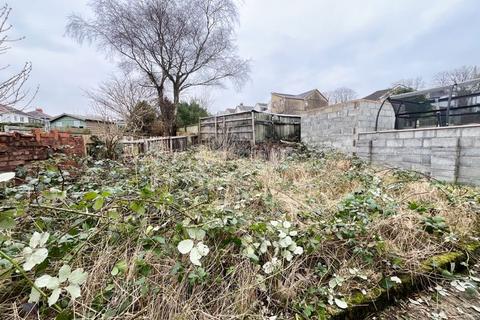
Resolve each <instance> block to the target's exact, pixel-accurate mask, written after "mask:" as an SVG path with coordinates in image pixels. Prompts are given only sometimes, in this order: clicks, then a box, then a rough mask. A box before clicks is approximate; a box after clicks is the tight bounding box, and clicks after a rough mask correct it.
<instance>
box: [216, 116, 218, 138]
mask: <svg viewBox="0 0 480 320" xmlns="http://www.w3.org/2000/svg"><path fill="white" fill-rule="evenodd" d="M217 129H218V125H217V116H215V143H216V142H217V140H218V138H217Z"/></svg>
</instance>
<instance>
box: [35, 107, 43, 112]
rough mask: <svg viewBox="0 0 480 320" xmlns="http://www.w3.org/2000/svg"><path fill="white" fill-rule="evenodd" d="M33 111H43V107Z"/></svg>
mask: <svg viewBox="0 0 480 320" xmlns="http://www.w3.org/2000/svg"><path fill="white" fill-rule="evenodd" d="M35 111H38V112H43V109H42V108H36V109H35Z"/></svg>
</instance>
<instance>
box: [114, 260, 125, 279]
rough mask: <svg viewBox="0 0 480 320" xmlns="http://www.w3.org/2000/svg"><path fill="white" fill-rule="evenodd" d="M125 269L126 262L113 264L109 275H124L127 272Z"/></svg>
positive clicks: (121, 261)
mask: <svg viewBox="0 0 480 320" xmlns="http://www.w3.org/2000/svg"><path fill="white" fill-rule="evenodd" d="M127 267H128V266H127V262H126V261H125V260H120V261H118V262H117V263H116V264H115V266H114V267H113V269H112V271H111V272H110V274H111V275H112V276H116V275H117V274H119V273H125V272H126V271H127Z"/></svg>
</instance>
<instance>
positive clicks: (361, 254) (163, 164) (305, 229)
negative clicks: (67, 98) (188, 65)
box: [0, 148, 479, 319]
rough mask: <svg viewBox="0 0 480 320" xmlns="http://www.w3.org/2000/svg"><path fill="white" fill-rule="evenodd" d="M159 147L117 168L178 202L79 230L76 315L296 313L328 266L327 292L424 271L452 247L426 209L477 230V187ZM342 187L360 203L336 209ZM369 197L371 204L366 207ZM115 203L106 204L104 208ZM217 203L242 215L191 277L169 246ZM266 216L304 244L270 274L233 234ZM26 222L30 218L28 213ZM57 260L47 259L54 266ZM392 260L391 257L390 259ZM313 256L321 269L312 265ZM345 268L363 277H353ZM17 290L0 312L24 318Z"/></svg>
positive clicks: (303, 160)
mask: <svg viewBox="0 0 480 320" xmlns="http://www.w3.org/2000/svg"><path fill="white" fill-rule="evenodd" d="M162 157H163V158H162V159H160V160H158V159H157V158H156V157H151V158H149V157H147V158H144V159H142V160H138V159H137V160H135V164H134V165H130V167H127V169H125V170H127V171H128V170H134V171H135V176H138V177H139V178H136V179H145V180H147V181H149V183H150V184H151V186H152V188H163V189H164V190H168V192H170V193H171V194H172V195H173V197H174V198H175V201H176V202H175V209H172V208H171V207H165V206H161V207H160V206H157V207H155V206H152V207H150V209H149V210H148V211H147V214H146V215H145V216H143V217H137V219H138V220H136V221H134V222H128V223H132V225H134V226H135V231H128V232H126V231H125V230H123V229H121V228H123V227H124V225H121V224H110V222H108V223H105V221H100V220H99V222H98V225H97V230H99V231H98V232H97V234H95V235H94V236H92V237H91V238H88V239H87V240H86V243H85V245H84V246H83V247H82V248H81V249H80V250H79V252H78V254H76V255H75V256H74V257H71V258H72V260H71V261H70V262H71V264H72V266H77V267H83V268H85V269H86V270H87V271H88V272H89V279H88V282H87V284H86V285H85V286H84V288H83V289H82V291H83V295H82V298H81V299H79V300H77V301H76V302H75V303H74V304H73V311H74V313H75V314H76V315H77V317H80V318H81V317H84V318H88V319H103V318H107V317H108V318H109V319H265V318H267V317H269V316H274V315H276V316H278V317H279V318H278V319H289V318H292V317H294V315H295V314H301V313H302V309H301V308H302V306H305V305H313V306H315V307H318V306H319V305H320V304H321V303H326V296H324V295H322V293H321V292H318V291H315V290H317V289H320V288H328V281H329V280H330V279H332V277H334V276H341V277H343V278H344V279H345V281H344V284H343V285H342V286H341V287H339V288H337V289H336V294H338V295H339V296H342V295H343V296H345V297H348V296H349V295H350V294H352V293H353V292H358V291H360V290H370V289H373V288H375V287H377V286H378V283H379V282H380V281H381V280H382V279H383V278H384V277H385V276H390V275H395V274H399V273H414V272H421V268H420V265H421V263H422V261H424V260H425V259H427V258H429V257H431V256H433V255H436V254H438V253H440V252H444V251H448V250H451V249H452V247H454V246H455V245H454V244H452V243H447V242H445V240H444V238H443V236H444V235H438V234H430V233H427V232H425V230H424V228H423V219H424V218H425V217H428V216H442V217H444V218H445V220H446V223H447V225H448V226H449V228H450V231H451V232H453V233H454V234H455V235H456V236H457V237H458V238H459V239H466V238H468V236H471V235H478V233H477V231H478V225H479V224H478V223H479V221H478V202H477V203H476V202H475V200H472V199H475V197H476V196H478V189H475V188H468V187H452V186H449V185H438V184H434V183H432V182H431V181H428V180H427V179H425V178H418V177H415V178H412V176H411V175H408V174H407V175H405V174H400V173H398V172H396V171H395V170H385V169H382V168H374V167H370V166H367V165H365V164H363V163H361V162H359V161H358V160H356V159H350V158H346V157H344V156H342V155H339V154H327V155H321V154H313V155H310V156H304V155H300V156H293V158H292V159H279V158H278V157H277V158H275V157H273V158H274V160H273V161H264V160H261V159H252V158H238V157H236V156H234V155H233V154H231V153H230V152H227V151H211V150H208V149H206V148H200V149H198V150H196V151H195V152H193V153H191V154H189V155H185V154H173V155H170V156H162ZM142 166H145V167H148V170H146V171H145V172H144V173H142V171H139V170H140V169H139V168H140V167H142ZM129 174H130V175H132V173H129ZM92 179H99V180H101V177H94V176H92ZM135 181H137V180H135ZM98 183H99V184H100V185H101V184H102V183H103V184H106V183H107V182H103V181H99V182H98ZM130 183H131V184H132V185H134V184H135V183H137V182H130ZM163 189H162V190H163ZM135 192H136V191H135ZM135 192H132V194H131V195H129V197H133V196H134V194H135ZM348 196H354V197H357V198H354V199H355V201H357V202H358V203H357V202H354V205H353V207H348V208H349V209H348V210H347V209H346V211H345V210H344V211H345V212H347V213H348V214H346V213H345V212H344V211H342V209H341V208H342V206H343V205H345V203H346V200H345V199H347V198H348ZM358 197H360V198H358ZM361 197H365V198H361ZM187 198H188V199H187ZM369 199H370V200H371V201H375V203H376V205H378V207H379V208H380V209H375V210H374V209H369V207H368V206H369V205H370V204H369V202H368V201H370V200H369ZM152 201H153V202H154V201H158V199H157V198H152ZM362 201H364V202H362ZM412 202H415V203H418V204H421V205H422V206H425V207H426V210H425V212H421V213H419V212H417V211H415V210H412V209H410V208H409V207H410V203H412ZM113 203H114V202H113V201H112V203H111V204H109V205H110V206H112V207H113V206H114V204H113ZM115 205H116V206H118V209H117V210H119V211H120V212H122V214H124V215H125V217H132V216H131V212H130V211H129V210H128V207H125V205H124V204H122V203H117V204H115ZM125 208H127V209H125ZM179 208H180V209H179ZM358 208H360V209H358ZM107 209H108V208H107ZM107 209H105V212H106V211H107ZM227 209H228V210H227ZM218 212H221V214H223V215H225V214H226V213H228V214H231V215H233V216H236V217H237V218H238V219H240V220H242V221H243V222H242V223H239V224H238V225H236V226H235V227H232V228H231V230H230V229H229V230H223V229H213V228H212V229H211V230H209V234H208V245H209V247H210V253H209V255H208V256H207V257H206V258H205V259H204V264H203V268H204V272H205V274H206V276H205V277H206V278H205V279H204V280H202V281H197V282H195V281H193V280H192V278H191V277H192V275H195V273H196V272H197V271H198V269H197V268H195V267H194V266H192V265H191V264H189V262H188V258H187V257H185V256H181V255H179V254H178V252H177V251H176V244H177V243H178V241H179V240H181V237H182V231H181V230H182V229H181V227H179V225H180V224H181V221H182V220H183V219H185V218H186V217H193V218H195V217H208V219H212V218H213V217H214V218H218V215H219V214H220V213H218ZM31 214H32V215H34V214H39V213H38V212H33V211H32V212H31ZM363 214H365V215H366V216H367V217H368V222H366V223H363V222H361V221H360V220H359V217H360V216H362V215H363ZM346 215H347V216H346ZM222 217H223V216H222ZM205 219H207V218H205ZM208 219H207V221H210V220H208ZM339 219H340V220H341V222H339ZM270 220H288V221H291V222H292V224H293V225H295V227H296V229H297V230H298V231H299V234H300V235H301V237H300V240H299V243H300V244H301V245H302V246H303V247H304V249H305V253H304V254H303V255H301V256H298V257H296V258H295V259H294V260H293V261H292V262H291V263H289V262H287V261H284V265H283V268H282V269H281V270H279V271H278V272H276V273H274V274H271V275H267V274H265V273H263V272H262V268H261V266H262V264H263V263H265V262H266V261H268V260H269V259H271V258H272V257H273V253H272V252H268V253H267V254H266V255H264V256H261V257H260V261H259V262H253V261H251V260H250V259H248V258H246V257H245V256H244V255H243V254H242V247H239V244H238V243H236V242H235V241H240V240H241V241H244V239H245V237H246V236H247V235H252V234H254V232H253V231H252V230H253V229H252V226H253V225H255V224H257V223H259V222H265V223H268V222H269V221H270ZM198 221H202V222H203V220H202V219H199V220H198ZM126 222H127V220H122V223H126ZM205 223H208V222H205ZM343 224H347V225H350V226H351V227H352V228H353V230H354V235H353V238H346V237H344V236H343V237H342V236H339V234H340V233H341V232H344V231H345V230H344V229H342V228H345V227H344V226H343ZM148 225H153V226H158V227H159V231H158V234H159V235H161V236H162V237H164V238H165V239H166V244H165V245H157V246H156V247H154V248H153V249H152V248H149V249H145V245H144V242H143V241H144V238H145V237H143V236H142V234H143V232H145V229H146V227H147V226H148ZM25 227H26V228H27V229H29V228H31V225H28V224H27V223H25ZM62 227H63V225H58V228H62ZM107 230H109V231H108V232H107ZM313 240H314V241H313ZM154 249H156V250H154ZM357 249H361V250H363V251H361V250H360V251H358V250H357ZM365 252H367V253H369V254H371V255H372V256H371V257H370V256H368V255H366V253H365ZM63 259H65V257H64V258H63ZM118 261H124V262H125V265H126V270H125V271H124V272H122V273H121V274H120V275H119V276H112V274H111V272H112V270H113V268H114V267H115V265H116V263H118ZM139 261H141V264H139ZM61 263H62V262H60V261H59V262H58V263H56V264H55V266H54V267H52V266H51V269H52V270H54V269H58V267H59V266H60V265H61ZM394 263H398V266H396V267H395V268H393V264H394ZM142 265H147V266H148V270H149V272H148V273H145V274H142V273H141V266H142ZM319 266H325V270H324V271H321V272H320V271H319ZM352 269H356V270H358V271H359V272H360V273H361V274H362V275H363V276H365V277H366V279H367V280H363V279H360V278H358V277H356V276H352V273H351V270H352ZM0 271H1V270H0ZM11 283H12V281H11V279H10V280H9V279H3V280H2V283H1V284H0V287H3V288H6V287H7V286H9V285H10V284H11ZM25 292H26V289H25V288H24V289H21V288H20V289H18V290H17V291H15V293H14V291H10V293H9V294H8V295H5V294H2V295H1V296H0V300H1V303H0V313H3V315H7V314H8V316H7V317H3V316H2V317H3V318H5V319H22V318H25V315H22V311H20V309H21V306H22V304H23V303H24V302H25V301H26V296H25ZM329 308H330V307H329ZM35 310H36V311H38V309H35ZM42 310H43V312H44V313H45V312H46V314H49V315H52V314H53V313H52V312H51V310H50V311H45V309H42ZM47 310H48V309H47ZM33 318H34V319H35V318H36V317H35V316H34V317H33Z"/></svg>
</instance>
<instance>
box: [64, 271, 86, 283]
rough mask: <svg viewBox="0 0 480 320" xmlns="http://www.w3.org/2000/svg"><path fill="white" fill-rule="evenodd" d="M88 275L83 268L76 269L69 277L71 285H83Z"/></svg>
mask: <svg viewBox="0 0 480 320" xmlns="http://www.w3.org/2000/svg"><path fill="white" fill-rule="evenodd" d="M87 277H88V273H86V272H84V271H83V268H78V269H75V270H74V271H73V272H72V273H71V274H70V276H69V277H68V282H70V284H78V285H82V284H84V283H85V281H87Z"/></svg>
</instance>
